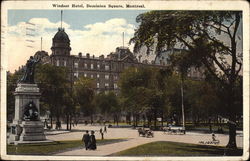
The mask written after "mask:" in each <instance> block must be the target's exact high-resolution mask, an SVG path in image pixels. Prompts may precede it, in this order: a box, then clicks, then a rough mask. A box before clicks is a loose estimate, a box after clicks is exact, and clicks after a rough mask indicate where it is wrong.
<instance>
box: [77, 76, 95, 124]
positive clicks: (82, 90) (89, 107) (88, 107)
mask: <svg viewBox="0 0 250 161" xmlns="http://www.w3.org/2000/svg"><path fill="white" fill-rule="evenodd" d="M73 88H74V90H73V91H74V98H75V101H76V103H77V104H78V105H79V106H80V109H81V111H82V112H83V113H84V114H85V115H87V116H90V117H91V122H93V114H94V113H95V111H96V109H95V106H94V104H93V103H94V102H93V100H94V88H95V84H94V81H93V79H91V78H85V77H80V78H79V79H78V80H77V81H76V82H75V83H74V87H73Z"/></svg>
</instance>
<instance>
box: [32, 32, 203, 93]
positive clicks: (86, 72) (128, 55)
mask: <svg viewBox="0 0 250 161" xmlns="http://www.w3.org/2000/svg"><path fill="white" fill-rule="evenodd" d="M51 50H52V54H51V55H50V56H49V55H48V53H47V52H45V51H38V52H36V54H35V56H34V57H37V58H38V57H39V58H41V60H42V62H43V63H50V64H53V65H55V66H64V67H67V68H68V69H69V71H71V73H72V78H73V79H77V78H78V77H80V76H84V77H89V78H93V79H94V80H95V81H96V92H97V93H99V92H101V91H110V90H111V91H114V92H115V93H117V92H118V91H119V88H118V85H117V84H118V80H119V76H120V74H121V73H122V72H123V70H124V69H126V68H128V67H142V66H151V67H158V68H164V65H165V64H167V62H166V61H167V59H166V57H167V55H168V54H169V52H178V51H180V49H178V50H177V49H174V50H171V51H166V52H163V53H161V54H160V55H159V56H157V57H156V58H155V60H154V61H153V62H151V63H148V61H147V60H144V61H141V60H140V59H141V57H139V60H138V59H137V58H136V57H135V56H134V54H133V53H132V52H131V51H130V50H129V48H127V47H117V48H116V51H115V52H111V53H110V54H108V55H107V56H106V57H105V56H104V55H101V56H99V57H95V55H91V54H89V53H86V54H83V53H78V55H71V53H70V51H71V47H70V39H69V36H68V35H67V33H66V32H65V30H64V29H63V28H58V32H57V33H56V34H55V36H54V38H53V39H52V47H51ZM189 76H190V77H193V78H201V77H202V74H201V72H200V71H199V70H195V69H192V70H190V72H189Z"/></svg>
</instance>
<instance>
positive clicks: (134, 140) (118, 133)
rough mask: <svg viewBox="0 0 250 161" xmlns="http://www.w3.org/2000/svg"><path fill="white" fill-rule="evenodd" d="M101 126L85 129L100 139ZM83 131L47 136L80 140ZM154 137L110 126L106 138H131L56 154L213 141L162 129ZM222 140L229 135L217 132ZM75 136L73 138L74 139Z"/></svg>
mask: <svg viewBox="0 0 250 161" xmlns="http://www.w3.org/2000/svg"><path fill="white" fill-rule="evenodd" d="M100 128H101V127H100V126H94V127H93V126H85V127H84V129H87V130H91V129H92V130H95V131H96V138H97V139H100V137H101V136H100V134H99V133H98V132H97V131H98V129H100ZM82 134H83V132H71V133H67V134H60V135H51V136H47V138H48V139H51V140H77V138H78V140H79V139H81V136H82ZM154 136H155V137H154V138H145V137H139V136H138V133H137V130H133V129H129V128H109V129H108V133H107V134H105V138H109V139H110V138H129V139H128V141H123V142H118V143H113V144H106V145H100V146H98V147H97V150H95V151H89V150H88V151H86V150H85V149H84V148H80V149H75V150H72V151H67V152H62V153H57V154H55V155H74V156H107V155H110V154H113V153H116V152H119V151H123V150H126V149H129V148H132V147H135V146H138V145H142V144H146V143H150V142H154V141H173V142H182V143H192V144H199V141H211V134H201V133H195V132H187V133H186V134H185V135H168V134H164V133H163V132H162V131H156V132H154ZM216 136H217V139H219V140H220V144H219V146H225V145H226V144H227V142H228V135H225V134H216ZM72 138H73V139H72ZM236 139H237V146H238V147H242V141H243V139H242V136H237V138H236Z"/></svg>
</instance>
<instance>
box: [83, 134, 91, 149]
mask: <svg viewBox="0 0 250 161" xmlns="http://www.w3.org/2000/svg"><path fill="white" fill-rule="evenodd" d="M82 141H83V142H84V145H85V149H86V150H88V148H89V147H88V146H89V142H90V136H89V131H88V130H87V131H86V133H85V134H84V135H83V137H82Z"/></svg>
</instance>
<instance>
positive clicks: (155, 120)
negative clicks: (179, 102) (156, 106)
mask: <svg viewBox="0 0 250 161" xmlns="http://www.w3.org/2000/svg"><path fill="white" fill-rule="evenodd" d="M156 122H157V115H156V111H154V129H155V130H156Z"/></svg>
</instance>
